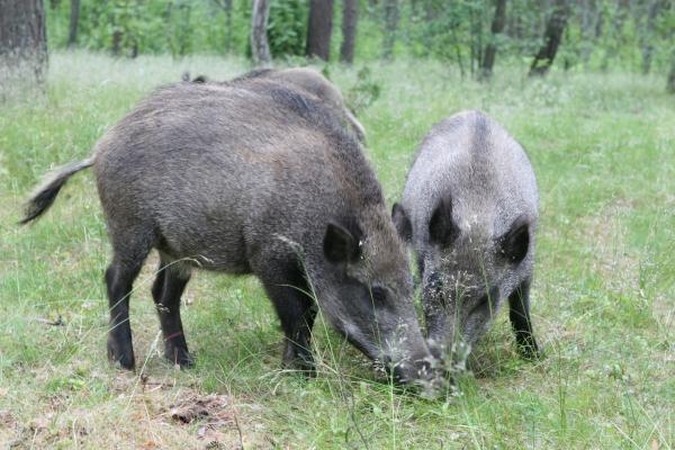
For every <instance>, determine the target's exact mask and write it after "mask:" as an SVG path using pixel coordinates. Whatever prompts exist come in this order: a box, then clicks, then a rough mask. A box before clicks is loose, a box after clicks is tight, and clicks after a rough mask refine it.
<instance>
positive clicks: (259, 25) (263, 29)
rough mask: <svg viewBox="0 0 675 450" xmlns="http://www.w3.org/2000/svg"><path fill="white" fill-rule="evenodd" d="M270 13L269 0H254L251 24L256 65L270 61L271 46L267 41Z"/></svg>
mask: <svg viewBox="0 0 675 450" xmlns="http://www.w3.org/2000/svg"><path fill="white" fill-rule="evenodd" d="M269 15H270V2H269V0H253V23H252V26H251V54H252V57H253V62H254V63H255V65H256V66H265V65H268V64H269V63H270V61H271V60H272V58H271V57H270V46H269V44H268V42H267V21H268V19H269Z"/></svg>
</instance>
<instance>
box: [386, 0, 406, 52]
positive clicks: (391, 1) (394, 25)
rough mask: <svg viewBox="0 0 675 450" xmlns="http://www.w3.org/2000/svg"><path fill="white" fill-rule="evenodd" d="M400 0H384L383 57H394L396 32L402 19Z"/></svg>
mask: <svg viewBox="0 0 675 450" xmlns="http://www.w3.org/2000/svg"><path fill="white" fill-rule="evenodd" d="M400 17H401V15H400V11H399V5H398V0H384V42H383V43H382V57H383V58H384V59H392V58H393V56H394V45H395V44H396V32H397V31H398V23H399V19H400Z"/></svg>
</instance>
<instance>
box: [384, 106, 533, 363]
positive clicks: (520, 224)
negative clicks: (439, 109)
mask: <svg viewBox="0 0 675 450" xmlns="http://www.w3.org/2000/svg"><path fill="white" fill-rule="evenodd" d="M393 217H394V221H395V222H396V226H397V229H398V230H399V233H400V234H401V235H402V236H404V238H406V239H408V240H412V243H413V246H414V248H415V250H416V252H417V257H418V264H419V270H420V273H421V276H422V284H423V305H424V314H425V318H426V324H427V330H428V334H429V340H430V341H429V342H430V346H431V348H432V352H433V353H434V354H441V353H445V356H446V357H448V356H449V355H448V353H450V352H452V349H453V348H455V349H456V348H457V346H458V345H459V344H460V343H462V344H464V345H465V347H464V348H465V349H466V346H468V349H469V350H470V348H471V345H472V344H473V343H474V342H475V341H476V340H477V339H478V338H479V337H480V336H481V335H482V334H483V333H484V332H485V331H486V330H487V328H488V327H489V325H490V323H491V321H492V319H493V317H494V316H495V314H496V313H497V312H498V311H499V308H500V307H501V305H502V303H503V300H504V299H505V298H508V301H509V307H510V319H511V324H512V325H513V329H514V331H515V335H516V340H517V343H518V346H519V349H520V350H521V352H522V354H523V355H525V356H527V357H533V356H535V355H536V354H537V351H538V350H537V343H536V341H535V339H534V336H533V334H532V325H531V321H530V313H529V293H530V283H531V282H532V267H533V262H534V244H535V242H534V240H535V230H536V227H537V217H538V195H537V184H536V180H535V176H534V173H533V171H532V167H531V165H530V162H529V160H528V158H527V156H526V154H525V151H524V150H523V149H522V147H521V146H520V145H519V144H518V143H517V142H516V141H515V140H514V139H513V138H512V137H511V136H509V134H508V133H507V132H506V131H505V130H504V129H503V128H502V127H501V126H500V125H499V124H497V123H496V122H494V121H493V120H491V119H490V118H488V117H486V116H485V115H484V114H482V113H481V112H478V111H467V112H461V113H459V114H456V115H454V116H452V117H450V118H448V119H446V120H444V121H442V122H440V123H439V124H437V125H436V126H434V128H433V129H432V130H431V132H430V133H429V134H428V135H427V136H426V137H425V139H424V141H423V142H422V145H421V147H420V149H419V153H418V154H417V157H416V160H415V162H414V164H413V166H412V168H411V169H410V172H409V174H408V179H407V182H406V185H405V190H404V192H403V200H402V202H401V204H400V205H398V204H397V205H394V208H393Z"/></svg>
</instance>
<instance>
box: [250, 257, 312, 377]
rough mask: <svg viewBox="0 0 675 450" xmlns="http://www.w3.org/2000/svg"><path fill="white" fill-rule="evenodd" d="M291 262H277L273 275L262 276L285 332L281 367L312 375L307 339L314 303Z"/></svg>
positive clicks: (302, 274)
mask: <svg viewBox="0 0 675 450" xmlns="http://www.w3.org/2000/svg"><path fill="white" fill-rule="evenodd" d="M298 266H299V265H298V264H296V263H295V262H286V263H279V262H278V261H277V262H276V268H275V270H274V274H273V276H265V277H262V281H263V285H264V286H265V290H266V291H267V295H268V296H269V298H270V299H271V300H272V303H273V304H274V307H275V309H276V311H277V314H278V315H279V319H280V321H281V328H282V329H283V331H284V335H285V349H284V354H283V359H282V365H283V367H284V368H287V369H293V370H298V371H300V372H302V373H303V374H304V375H305V376H313V375H314V374H315V367H314V356H313V355H312V349H311V340H312V326H313V325H314V319H315V318H316V312H317V310H316V305H315V303H314V300H313V299H312V298H311V297H310V296H309V295H308V294H310V288H309V286H308V283H307V281H306V280H305V276H304V273H303V271H302V270H301V269H300V267H298Z"/></svg>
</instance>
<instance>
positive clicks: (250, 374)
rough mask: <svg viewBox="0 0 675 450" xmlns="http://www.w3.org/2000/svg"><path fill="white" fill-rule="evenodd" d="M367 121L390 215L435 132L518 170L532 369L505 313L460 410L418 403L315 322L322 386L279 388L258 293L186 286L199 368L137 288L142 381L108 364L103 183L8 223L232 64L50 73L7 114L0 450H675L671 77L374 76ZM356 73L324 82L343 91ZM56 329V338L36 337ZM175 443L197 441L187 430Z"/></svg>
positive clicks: (57, 67)
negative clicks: (533, 240) (142, 116)
mask: <svg viewBox="0 0 675 450" xmlns="http://www.w3.org/2000/svg"><path fill="white" fill-rule="evenodd" d="M371 68H372V69H373V72H374V79H375V80H376V81H377V82H378V83H380V84H381V86H382V96H381V98H380V99H379V100H378V101H377V102H376V103H374V104H373V105H372V106H371V107H370V108H369V109H367V110H366V111H365V112H364V113H363V114H362V115H361V117H360V118H361V120H362V122H363V124H364V126H365V127H366V130H367V133H368V142H369V149H368V154H369V155H370V158H371V160H372V162H373V164H374V166H375V168H376V170H377V172H378V175H379V177H380V179H381V181H382V183H383V186H384V189H385V192H386V196H387V199H388V200H389V201H390V202H391V201H393V200H396V199H398V197H399V195H400V191H401V188H402V186H403V182H404V179H405V175H406V172H407V169H408V167H409V165H410V163H411V161H412V157H413V154H414V149H415V147H416V145H417V144H418V143H419V141H420V140H421V138H422V136H423V135H424V134H425V133H426V131H427V130H428V129H429V128H430V127H431V125H432V124H433V123H435V122H437V121H439V120H440V119H442V118H443V117H445V116H448V115H450V114H451V113H453V112H455V111H457V110H459V109H464V108H480V109H483V110H485V111H486V112H487V113H489V114H491V115H492V116H494V117H495V118H496V119H497V120H499V121H501V122H502V123H503V124H504V125H505V127H506V128H507V129H508V130H510V131H511V133H512V134H513V135H514V136H515V137H516V138H517V139H519V140H520V141H521V142H522V143H523V145H524V146H525V147H526V148H527V149H528V151H529V154H530V157H531V159H532V162H533V165H534V167H535V171H536V173H537V176H538V181H539V187H540V195H541V210H542V220H541V225H540V230H539V237H538V250H537V252H538V253H537V266H536V276H535V285H534V290H533V314H534V321H535V331H536V333H537V335H538V337H539V340H540V342H541V343H542V344H543V346H544V349H545V351H546V355H547V356H546V358H545V359H543V360H542V361H540V362H538V363H527V362H524V361H522V360H520V359H519V358H518V356H517V354H516V353H515V351H514V348H513V338H512V336H511V333H510V329H509V324H508V322H507V320H506V314H501V315H500V318H499V320H498V321H497V323H496V324H495V326H494V328H493V330H492V331H491V332H490V333H489V335H488V336H487V337H486V338H485V339H484V340H483V342H482V343H481V344H480V345H479V346H478V347H477V348H476V349H475V352H474V356H473V358H472V365H471V366H472V369H473V373H474V374H475V376H473V375H468V376H466V377H465V378H464V379H462V380H460V385H461V388H462V395H461V396H448V397H447V398H442V399H440V400H435V401H428V400H424V399H420V398H416V397H413V396H411V395H408V394H406V393H401V392H397V391H395V390H394V389H393V388H392V387H391V386H390V385H388V384H387V383H382V382H381V380H379V381H378V379H377V375H376V374H375V373H374V372H373V371H372V369H371V367H370V364H369V363H368V362H367V361H365V360H364V359H363V358H362V357H361V356H360V355H359V354H358V353H357V352H356V351H355V350H354V349H352V348H351V347H349V346H347V345H346V344H344V343H343V342H342V341H341V340H340V339H339V338H338V337H337V336H336V335H335V334H334V333H333V332H332V331H330V330H328V329H327V327H326V326H325V325H324V324H323V323H318V324H317V326H316V328H315V333H316V335H317V344H316V345H317V353H318V355H319V358H320V361H321V363H320V371H319V376H318V377H317V379H315V380H313V381H310V382H305V381H303V380H301V379H299V378H298V377H296V376H294V375H293V374H288V373H284V372H282V371H281V370H280V369H279V362H280V356H281V353H280V350H281V346H280V343H281V332H280V330H279V329H278V328H279V327H278V324H277V320H276V318H275V316H274V314H273V311H272V308H271V306H270V304H269V302H268V301H267V299H266V298H265V296H264V293H263V292H262V290H261V288H260V286H259V284H258V282H257V281H256V280H255V279H253V278H251V277H239V278H236V277H229V276H218V275H214V274H208V273H199V274H198V275H197V276H196V277H195V279H194V280H193V281H191V283H190V285H189V286H188V289H187V292H186V296H185V300H186V303H187V304H186V306H185V307H184V321H185V327H186V333H187V334H188V340H189V342H190V345H191V349H192V350H193V351H195V352H196V354H197V358H198V364H197V367H196V368H195V369H194V370H190V371H185V372H180V371H176V370H174V368H172V367H170V366H169V365H167V364H166V363H164V362H163V361H162V358H161V357H160V352H159V350H158V349H159V348H160V347H161V346H160V345H159V344H160V335H159V327H158V322H157V319H156V317H155V312H154V310H153V307H152V301H151V299H150V294H149V289H150V285H151V283H152V279H153V273H152V272H153V270H154V268H155V261H154V260H153V261H150V262H149V263H148V264H147V267H146V269H145V270H144V272H143V273H142V275H141V276H140V277H139V280H138V282H137V285H136V287H137V291H136V293H135V296H134V298H133V300H132V315H131V320H132V328H133V330H134V339H135V349H136V353H137V358H138V360H139V361H140V363H143V364H144V368H143V375H133V374H129V373H124V372H120V371H118V370H116V369H114V368H112V367H110V366H109V365H108V363H107V360H106V357H105V339H106V332H107V330H106V328H107V313H106V305H107V300H105V287H104V285H103V282H102V273H103V271H104V269H105V267H106V265H107V258H108V254H109V247H108V244H107V237H106V234H105V230H104V225H103V221H102V216H101V212H100V208H99V205H98V200H97V198H96V193H95V188H94V182H93V177H92V176H91V173H84V174H81V175H78V176H77V177H75V178H74V179H73V180H72V181H71V183H70V184H69V185H68V187H67V188H65V190H64V192H63V193H62V194H61V195H60V197H59V199H58V200H57V202H56V204H55V206H54V208H53V209H52V210H51V211H49V212H48V213H47V214H46V216H45V217H44V218H43V219H42V220H41V221H40V222H39V223H37V224H36V225H34V226H30V227H26V228H18V227H16V226H15V225H14V223H15V222H16V220H18V219H19V217H20V213H21V202H22V201H23V200H24V199H25V198H26V196H27V194H28V193H29V192H30V190H31V188H32V186H33V185H34V183H36V182H37V180H38V179H39V178H40V177H41V176H42V174H43V173H44V171H46V170H47V169H49V168H50V167H52V166H55V165H59V164H62V163H65V162H68V161H70V160H73V159H77V158H81V157H84V156H85V155H87V154H88V153H89V151H90V148H91V146H92V144H93V143H94V142H95V140H96V139H97V138H98V137H99V136H100V135H101V134H102V132H103V131H104V130H105V129H106V127H108V126H110V125H111V124H113V123H114V122H115V121H116V120H118V119H119V118H121V117H122V116H123V115H124V114H125V113H126V112H127V111H129V110H130V108H132V106H133V105H134V104H135V103H136V102H137V101H138V99H139V98H141V97H142V96H143V95H144V94H145V93H147V92H148V91H149V90H151V89H152V88H153V87H154V86H156V85H158V84H161V83H165V82H170V81H175V80H178V79H179V78H180V76H181V74H182V72H183V71H185V70H189V71H190V72H192V73H193V74H197V73H205V74H207V75H210V76H212V77H214V78H227V77H230V76H233V75H235V74H237V73H240V72H242V71H244V70H245V69H246V66H245V64H244V63H243V62H241V61H236V60H228V61H223V60H220V59H209V58H194V59H189V60H184V61H181V62H172V61H171V60H170V59H168V58H158V57H142V58H139V59H138V60H135V61H125V60H111V59H109V58H107V57H104V56H97V55H90V54H82V53H74V54H56V55H54V56H53V57H52V59H51V69H50V86H49V88H48V90H47V92H46V94H45V95H24V96H22V97H21V100H20V101H13V102H10V103H8V104H5V105H1V106H0V262H1V265H2V271H0V317H2V319H1V320H0V444H1V445H0V446H2V447H3V448H5V447H11V448H47V447H51V448H147V449H154V448H234V447H237V446H240V445H241V444H242V443H243V445H244V447H245V448H373V449H375V448H475V449H483V448H532V449H535V448H560V449H567V448H626V449H637V448H649V449H669V448H672V447H673V445H675V444H674V443H675V407H674V406H673V405H674V404H675V332H674V331H673V330H675V256H674V255H675V164H673V162H674V161H675V127H674V126H673V124H674V123H675V106H674V103H673V99H672V97H666V96H665V95H664V94H663V83H662V79H661V78H651V77H638V76H633V75H625V74H610V75H599V74H555V73H554V74H552V75H551V76H550V77H549V78H547V79H546V80H543V81H542V80H535V81H531V80H525V79H523V78H521V77H520V75H519V74H518V75H516V74H509V73H508V71H504V70H500V71H499V73H500V74H503V76H502V77H500V78H497V79H496V80H494V82H493V83H492V84H491V85H490V86H483V85H479V84H477V83H474V82H471V81H467V80H461V79H459V78H458V76H457V75H456V74H455V73H452V72H450V73H449V72H448V71H447V69H446V68H444V67H442V66H441V65H439V64H436V63H433V62H419V61H415V62H410V63H406V62H396V63H393V64H389V65H382V66H372V67H371ZM356 71H357V70H356V69H345V68H342V67H332V68H331V70H330V72H331V76H332V77H333V79H334V80H335V81H336V82H337V83H338V84H339V85H340V86H341V87H342V88H343V89H344V90H348V89H349V88H350V87H351V86H353V84H354V83H355V80H356ZM59 318H60V320H61V322H62V323H63V326H53V325H49V324H47V323H46V322H47V321H57V320H59ZM185 422H189V423H185Z"/></svg>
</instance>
